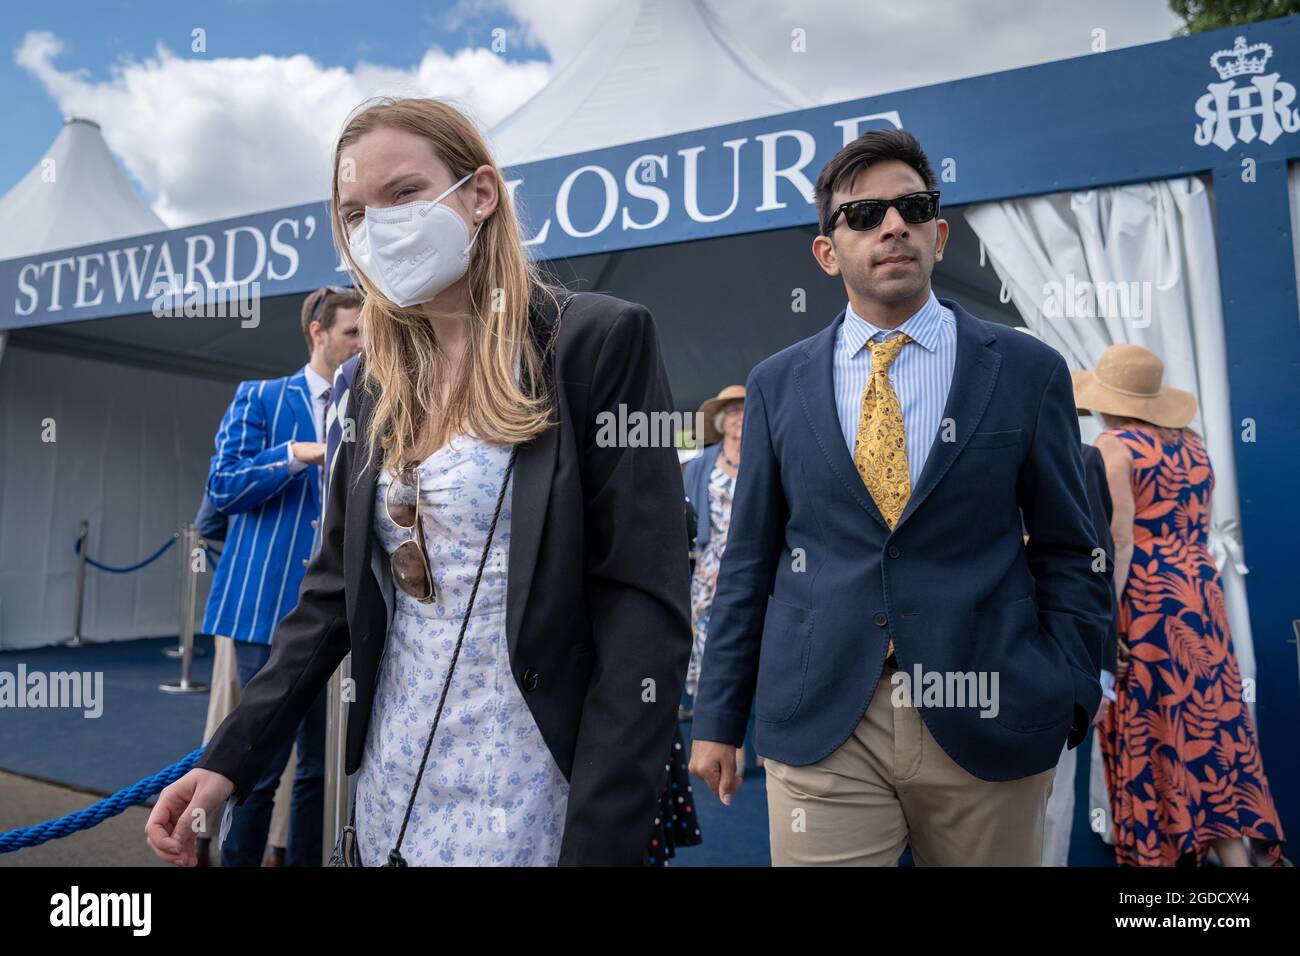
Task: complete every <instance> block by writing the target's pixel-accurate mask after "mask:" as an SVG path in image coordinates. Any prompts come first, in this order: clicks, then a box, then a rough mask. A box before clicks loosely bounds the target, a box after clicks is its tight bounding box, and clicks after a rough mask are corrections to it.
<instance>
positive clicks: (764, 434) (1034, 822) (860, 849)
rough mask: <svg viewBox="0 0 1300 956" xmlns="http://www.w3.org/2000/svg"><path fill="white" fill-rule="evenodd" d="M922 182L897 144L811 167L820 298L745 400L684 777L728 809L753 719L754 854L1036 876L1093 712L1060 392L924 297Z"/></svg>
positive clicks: (1024, 346) (896, 138) (1030, 350)
mask: <svg viewBox="0 0 1300 956" xmlns="http://www.w3.org/2000/svg"><path fill="white" fill-rule="evenodd" d="M934 181H935V180H934V175H933V172H932V170H931V168H930V164H929V162H928V160H927V159H926V157H925V154H924V152H923V151H922V150H921V147H920V145H919V144H918V143H917V142H916V140H915V139H914V138H913V137H912V136H911V135H910V134H908V133H906V132H903V131H901V130H888V131H873V132H869V133H867V134H865V135H863V136H862V137H860V138H859V139H857V140H855V141H854V142H852V143H850V144H849V145H848V146H846V147H845V148H844V149H843V150H841V151H840V152H839V153H838V154H837V155H836V156H835V157H834V158H833V159H832V160H831V161H830V162H829V163H828V164H827V165H826V167H825V168H824V169H823V170H822V172H821V174H820V176H819V177H818V181H817V185H816V200H817V208H818V218H819V224H820V226H821V230H820V232H821V234H820V235H819V236H818V237H817V238H816V239H815V240H814V242H813V254H814V256H815V257H816V258H817V261H818V263H819V264H820V265H821V266H822V268H823V270H824V271H825V272H826V273H827V274H828V275H831V276H838V277H840V278H842V280H843V282H844V286H845V291H846V293H847V297H848V300H849V301H848V306H847V308H846V309H845V310H844V312H842V313H841V314H840V315H838V316H837V317H836V318H835V320H834V322H832V323H831V325H830V326H828V327H827V328H826V329H825V330H823V331H822V332H820V333H818V334H817V335H815V336H813V337H812V338H810V339H807V340H805V341H803V342H800V343H797V344H796V345H794V346H791V347H790V348H788V349H786V350H784V351H783V352H780V353H778V354H777V355H775V356H772V357H771V358H769V359H767V360H765V361H764V362H762V363H761V364H760V365H759V366H758V367H757V368H755V369H754V371H753V372H752V373H751V375H750V377H749V381H748V382H747V384H746V399H747V400H746V420H745V429H744V437H743V443H744V447H745V467H744V468H742V469H741V471H740V475H739V478H738V486H737V490H736V497H735V503H734V506H733V507H734V511H733V524H732V527H733V531H732V533H731V535H730V536H729V538H728V543H727V552H726V554H725V556H724V557H723V561H722V567H721V572H720V575H719V582H718V589H717V596H716V598H715V601H714V605H713V616H712V618H711V621H710V628H709V640H708V644H707V645H706V651H705V664H704V666H703V668H702V670H703V680H702V683H701V686H700V692H699V696H698V698H697V699H696V704H695V722H694V736H695V740H694V743H693V748H692V754H691V770H692V771H693V772H694V773H696V774H697V775H698V776H700V777H701V778H702V779H703V780H704V781H705V782H706V783H707V784H708V786H709V787H710V789H711V790H713V792H714V793H716V794H719V795H720V796H721V797H722V799H723V801H724V803H726V802H729V801H730V797H731V795H732V794H733V793H734V792H735V791H736V790H737V789H738V788H739V785H740V784H739V781H738V780H737V779H736V777H735V773H734V767H735V756H734V748H735V747H736V746H738V745H739V744H740V743H741V740H742V738H743V736H744V731H745V725H746V721H747V718H748V715H749V709H750V704H751V701H752V702H755V704H756V710H757V723H756V741H757V750H758V752H759V753H760V754H761V755H763V757H764V758H766V768H767V790H768V806H769V823H770V835H771V844H772V861H773V863H774V864H775V865H884V866H891V865H896V863H897V861H898V858H899V856H900V854H901V853H902V851H903V849H904V847H905V846H909V845H910V847H911V851H912V855H913V858H914V859H915V861H916V862H917V863H918V864H920V865H981V864H983V865H998V864H1002V865H1034V866H1036V865H1038V864H1039V862H1040V859H1041V853H1042V835H1043V812H1044V807H1045V804H1046V802H1047V797H1048V792H1049V789H1050V787H1051V782H1052V776H1053V773H1054V768H1055V765H1056V762H1057V759H1058V757H1059V754H1060V751H1061V746H1062V744H1063V743H1066V742H1067V741H1068V742H1069V745H1070V746H1077V745H1078V743H1079V742H1080V741H1081V740H1082V739H1083V738H1084V736H1085V735H1086V733H1087V729H1088V724H1089V722H1090V720H1091V719H1092V716H1093V714H1094V712H1095V711H1096V709H1097V704H1098V700H1099V698H1100V696H1101V688H1100V686H1099V685H1098V671H1099V666H1100V656H1101V651H1102V644H1103V640H1104V637H1105V631H1106V627H1107V616H1108V614H1109V610H1110V603H1109V602H1110V598H1109V596H1108V588H1109V584H1108V578H1106V577H1105V576H1104V575H1101V574H1097V573H1094V572H1093V571H1092V560H1093V556H1092V550H1093V548H1094V546H1095V542H1094V536H1093V531H1092V526H1091V523H1090V522H1089V519H1088V511H1087V503H1086V498H1085V492H1084V481H1083V465H1082V459H1081V456H1080V451H1079V448H1080V444H1079V429H1078V423H1077V420H1076V418H1075V409H1074V400H1073V390H1072V387H1071V380H1070V375H1069V372H1068V370H1067V369H1066V366H1065V362H1064V360H1063V359H1062V358H1061V356H1060V355H1059V354H1058V353H1057V352H1055V351H1054V350H1052V349H1050V348H1048V347H1047V346H1045V345H1043V344H1042V343H1040V342H1038V341H1036V340H1034V339H1032V338H1030V337H1028V336H1023V335H1019V334H1017V333H1016V332H1014V331H1013V330H1011V329H1009V328H1006V327H1002V326H997V325H994V324H991V323H988V322H983V321H981V320H979V319H977V318H975V317H974V316H972V315H970V314H969V313H968V312H966V311H965V310H964V309H963V308H962V307H961V306H960V305H958V304H957V303H955V302H952V301H948V300H938V299H937V298H935V296H934V295H933V293H932V291H931V288H930V275H931V272H932V270H933V267H934V262H935V261H936V260H937V259H938V258H940V257H941V256H942V254H943V247H944V243H945V242H946V240H947V233H948V226H947V223H946V222H944V221H943V220H942V219H940V218H939V217H938V194H937V192H935V191H934V188H933V187H934ZM1022 514H1023V520H1024V527H1025V528H1026V529H1027V530H1028V533H1029V536H1030V537H1029V542H1028V543H1027V544H1026V543H1025V542H1024V539H1023V537H1022V533H1021V516H1022Z"/></svg>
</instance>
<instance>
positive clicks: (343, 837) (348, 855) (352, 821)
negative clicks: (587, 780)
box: [329, 295, 573, 866]
mask: <svg viewBox="0 0 1300 956" xmlns="http://www.w3.org/2000/svg"><path fill="white" fill-rule="evenodd" d="M572 300H573V296H572V295H570V296H568V297H567V298H565V300H564V301H563V302H562V303H561V304H560V309H559V312H558V314H557V315H556V318H555V326H554V328H553V329H552V330H551V336H550V341H549V342H548V343H547V348H546V349H545V351H544V353H543V354H544V358H545V359H547V360H549V358H550V351H551V347H552V346H553V345H554V343H555V337H556V335H557V334H558V333H559V329H560V317H561V316H563V315H564V310H565V309H566V308H567V307H568V305H569V303H570V302H571V301H572ZM518 451H519V446H518V445H515V446H513V447H512V448H511V449H510V460H509V462H508V463H507V464H506V474H505V477H504V478H503V479H502V480H501V490H500V491H499V492H497V504H496V510H495V511H494V512H493V514H492V523H491V524H490V525H489V526H488V533H487V540H486V541H485V542H484V543H483V554H482V555H481V556H480V557H479V561H478V571H477V572H476V573H475V575H474V584H473V586H472V587H471V588H470V591H469V601H468V603H467V604H466V605H465V616H464V617H463V618H461V622H460V633H459V634H458V635H457V636H456V646H455V648H453V649H452V652H451V663H450V665H448V667H447V676H446V678H445V679H444V680H443V682H442V694H441V696H439V698H438V709H437V710H436V711H435V712H434V714H433V727H432V728H431V729H430V730H429V738H428V740H426V741H425V743H424V754H423V756H421V757H420V769H419V771H418V772H417V773H416V775H415V785H414V786H412V787H411V798H410V799H409V800H408V801H407V803H406V813H405V815H404V816H403V817H402V829H401V830H399V831H398V834H397V843H396V844H395V845H394V846H393V848H392V849H391V850H389V851H388V862H387V863H385V864H384V866H407V865H408V864H407V862H406V860H405V859H404V858H403V857H402V841H403V840H404V839H405V838H406V827H407V824H409V823H410V822H411V810H412V809H413V808H414V807H415V797H416V794H418V793H419V792H420V781H421V780H423V779H424V768H425V765H426V764H427V763H428V762H429V752H430V750H431V749H432V748H433V738H434V736H435V735H436V734H437V733H438V723H439V721H440V720H441V719H442V709H443V706H444V705H445V704H446V703H447V691H448V690H450V688H451V676H452V674H453V673H454V672H455V670H456V661H457V660H458V659H459V658H460V648H461V645H462V644H463V643H464V642H465V631H466V629H467V628H468V627H469V616H470V614H471V613H472V612H473V610H474V598H475V596H476V595H477V594H478V586H479V582H480V581H481V580H482V579H483V568H484V567H485V566H486V564H487V559H488V552H489V551H491V549H492V538H493V537H494V536H495V535H496V530H497V521H498V519H499V518H500V517H501V507H502V505H503V504H504V503H505V498H506V488H508V487H509V486H510V476H511V474H512V473H513V472H514V470H515V456H516V454H517V453H518ZM421 533H423V530H421ZM329 865H330V866H361V853H360V851H359V850H358V849H357V802H356V798H355V797H354V798H353V800H352V809H351V811H350V813H349V814H348V823H347V826H345V827H344V828H343V830H342V832H341V833H340V834H339V839H338V842H337V843H336V844H335V846H334V852H333V853H332V854H330V861H329Z"/></svg>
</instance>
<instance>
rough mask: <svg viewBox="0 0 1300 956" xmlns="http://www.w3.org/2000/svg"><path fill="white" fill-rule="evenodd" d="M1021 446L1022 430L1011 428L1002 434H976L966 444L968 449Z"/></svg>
mask: <svg viewBox="0 0 1300 956" xmlns="http://www.w3.org/2000/svg"><path fill="white" fill-rule="evenodd" d="M1018 444H1020V429H1019V428H1011V429H1008V430H1007V431H1002V432H976V433H975V434H973V435H971V436H970V441H968V442H967V443H966V447H967V448H1001V447H1003V446H1004V445H1018Z"/></svg>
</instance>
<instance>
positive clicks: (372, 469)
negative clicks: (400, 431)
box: [334, 366, 387, 642]
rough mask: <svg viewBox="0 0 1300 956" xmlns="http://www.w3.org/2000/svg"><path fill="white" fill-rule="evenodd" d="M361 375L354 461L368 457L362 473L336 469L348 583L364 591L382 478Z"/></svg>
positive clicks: (356, 387) (353, 407)
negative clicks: (369, 447) (369, 438)
mask: <svg viewBox="0 0 1300 956" xmlns="http://www.w3.org/2000/svg"><path fill="white" fill-rule="evenodd" d="M359 368H360V366H358V369H359ZM360 379H361V376H360V375H359V374H358V375H357V377H356V381H355V382H354V383H353V387H352V388H351V390H350V391H349V393H348V394H349V400H348V406H349V410H350V411H351V412H352V414H353V416H354V419H353V427H352V436H353V444H354V447H353V449H352V454H353V461H354V462H356V461H358V460H360V459H363V458H364V459H366V460H365V462H364V465H363V466H362V469H361V473H360V474H359V475H355V476H354V475H352V474H348V473H344V472H335V477H334V480H335V481H346V482H347V483H348V492H347V494H348V506H347V523H346V526H345V528H344V532H343V568H344V571H345V573H346V575H347V577H348V578H351V581H349V582H347V586H348V590H349V591H350V593H352V594H360V593H361V581H362V575H364V574H367V573H370V574H371V576H372V577H373V576H374V575H373V571H372V569H371V567H370V547H371V543H372V541H373V540H374V527H375V485H376V484H377V483H378V479H379V469H378V468H377V467H376V465H375V463H374V462H372V461H370V460H369V459H368V456H367V455H366V443H365V439H364V436H365V435H367V434H368V433H369V428H370V423H369V418H370V413H371V404H372V403H371V400H370V396H369V394H368V393H367V392H366V389H365V388H364V386H362V384H361V381H360ZM375 589H376V590H377V591H380V592H381V593H382V583H381V582H380V581H379V580H378V579H376V580H375ZM386 633H387V631H386V630H385V634H370V635H365V632H362V635H363V636H368V637H370V638H378V639H379V640H380V641H381V642H382V641H383V640H384V638H385V636H386Z"/></svg>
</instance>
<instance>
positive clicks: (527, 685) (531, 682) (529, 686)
mask: <svg viewBox="0 0 1300 956" xmlns="http://www.w3.org/2000/svg"><path fill="white" fill-rule="evenodd" d="M540 679H541V678H540V676H539V675H538V673H537V671H535V670H533V669H532V668H531V667H526V668H524V690H526V691H528V692H529V693H531V692H533V691H535V690H537V683H538V681H539V680H540Z"/></svg>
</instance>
